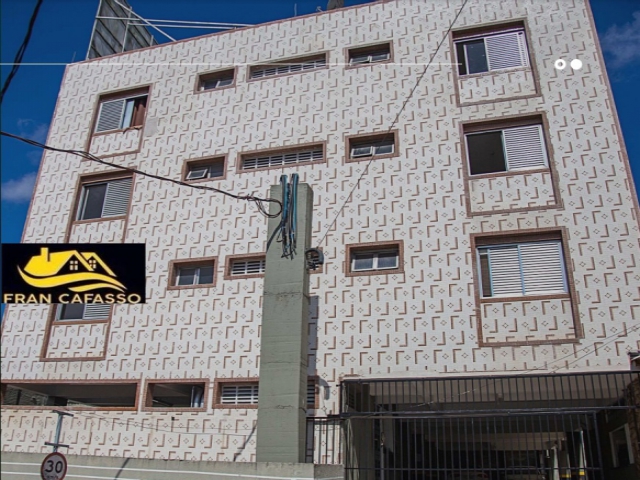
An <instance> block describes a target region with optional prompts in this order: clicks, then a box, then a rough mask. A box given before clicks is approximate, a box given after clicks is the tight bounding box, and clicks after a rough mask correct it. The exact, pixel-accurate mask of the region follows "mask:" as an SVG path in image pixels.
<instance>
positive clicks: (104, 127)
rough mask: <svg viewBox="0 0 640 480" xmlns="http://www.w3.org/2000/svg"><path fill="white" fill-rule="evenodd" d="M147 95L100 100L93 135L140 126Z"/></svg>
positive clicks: (144, 111) (145, 107)
mask: <svg viewBox="0 0 640 480" xmlns="http://www.w3.org/2000/svg"><path fill="white" fill-rule="evenodd" d="M147 98H148V94H146V93H144V94H140V95H132V96H131V97H125V98H117V99H114V100H102V101H101V102H100V109H99V111H98V121H97V122H96V128H95V133H99V132H108V131H110V130H121V129H125V128H129V127H139V126H142V123H143V122H144V115H145V113H146V110H147Z"/></svg>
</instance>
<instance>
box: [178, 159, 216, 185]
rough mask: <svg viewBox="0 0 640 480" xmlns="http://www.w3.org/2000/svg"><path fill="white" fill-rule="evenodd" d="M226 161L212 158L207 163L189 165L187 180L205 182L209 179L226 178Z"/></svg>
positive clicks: (199, 162)
mask: <svg viewBox="0 0 640 480" xmlns="http://www.w3.org/2000/svg"><path fill="white" fill-rule="evenodd" d="M224 175H225V159H224V157H222V158H212V159H209V160H206V161H197V162H189V163H187V172H186V175H185V180H187V181H191V180H203V179H207V178H224Z"/></svg>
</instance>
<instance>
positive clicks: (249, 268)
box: [229, 257, 265, 277]
mask: <svg viewBox="0 0 640 480" xmlns="http://www.w3.org/2000/svg"><path fill="white" fill-rule="evenodd" d="M264 270H265V258H264V257H251V258H236V259H233V260H231V262H230V264H229V275H230V276H232V277H236V276H241V275H258V274H262V273H264Z"/></svg>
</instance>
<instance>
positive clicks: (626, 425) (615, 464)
mask: <svg viewBox="0 0 640 480" xmlns="http://www.w3.org/2000/svg"><path fill="white" fill-rule="evenodd" d="M620 430H623V431H624V436H625V443H626V444H627V455H628V457H629V464H628V465H620V460H619V458H618V455H617V454H616V448H615V444H614V440H613V435H614V434H615V433H616V432H619V431H620ZM609 447H610V448H611V460H612V464H613V468H626V467H629V466H631V465H635V458H634V455H633V442H632V441H631V431H630V429H629V422H626V423H624V424H623V425H620V426H619V427H617V428H614V429H613V430H611V431H610V432H609Z"/></svg>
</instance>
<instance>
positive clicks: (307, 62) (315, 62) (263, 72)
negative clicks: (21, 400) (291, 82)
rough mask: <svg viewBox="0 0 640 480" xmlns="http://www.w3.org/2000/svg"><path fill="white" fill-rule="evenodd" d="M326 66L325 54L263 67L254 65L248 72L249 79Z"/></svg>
mask: <svg viewBox="0 0 640 480" xmlns="http://www.w3.org/2000/svg"><path fill="white" fill-rule="evenodd" d="M326 66H327V56H326V54H324V53H323V54H322V55H314V56H311V57H305V58H296V59H291V60H288V61H286V62H278V63H272V64H265V65H255V66H253V67H251V69H250V70H249V78H251V79H255V78H264V77H273V76H276V75H285V74H287V73H296V72H305V71H308V70H315V69H318V68H322V67H326Z"/></svg>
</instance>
